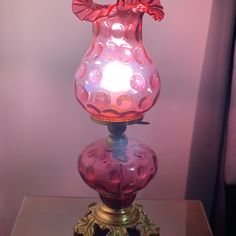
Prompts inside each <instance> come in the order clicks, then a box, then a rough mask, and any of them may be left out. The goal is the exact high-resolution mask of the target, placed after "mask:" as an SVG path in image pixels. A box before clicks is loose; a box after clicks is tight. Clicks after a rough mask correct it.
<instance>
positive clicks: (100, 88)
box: [72, 0, 164, 122]
mask: <svg viewBox="0 0 236 236" xmlns="http://www.w3.org/2000/svg"><path fill="white" fill-rule="evenodd" d="M72 6H73V12H74V13H75V14H76V15H77V16H78V17H79V18H80V19H81V20H88V21H91V22H92V24H93V37H92V42H91V44H90V46H89V48H88V50H87V52H86V54H85V56H84V57H83V59H82V62H81V64H80V66H79V68H78V70H77V73H76V75H75V80H74V81H75V94H76V98H77V100H78V101H79V102H80V104H81V105H82V106H83V107H84V109H85V110H87V111H88V112H89V113H90V114H91V115H92V117H93V118H95V119H97V120H102V121H107V122H127V121H134V120H138V119H140V118H142V117H143V114H144V112H146V111H147V110H149V109H150V108H151V107H152V106H153V105H154V104H155V102H156V100H157V98H158V95H159V92H160V80H159V75H158V72H157V69H156V67H155V65H154V63H153V61H152V60H151V58H150V56H149V55H148V53H147V51H146V50H145V48H144V45H143V40H142V17H143V14H144V13H148V14H150V15H151V16H152V17H153V18H154V19H155V20H161V19H162V18H163V16H164V13H163V9H162V6H161V5H160V1H159V0H118V1H117V3H116V4H113V5H100V4H96V3H93V1H92V0H74V1H73V5H72Z"/></svg>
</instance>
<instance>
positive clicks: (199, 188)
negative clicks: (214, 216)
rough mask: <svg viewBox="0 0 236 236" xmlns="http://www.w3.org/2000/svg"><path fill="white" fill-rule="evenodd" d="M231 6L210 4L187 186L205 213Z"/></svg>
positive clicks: (217, 143)
mask: <svg viewBox="0 0 236 236" xmlns="http://www.w3.org/2000/svg"><path fill="white" fill-rule="evenodd" d="M234 6H235V2H234V0H229V1H228V0H227V1H221V0H217V1H214V3H213V6H212V13H211V21H210V28H209V32H208V41H207V48H206V54H205V59H204V64H203V67H202V68H203V70H202V76H201V82H200V87H199V94H198V103H197V111H196V117H195V124H194V131H193V138H192V146H191V153H190V161H189V170H188V178H187V185H186V195H185V196H186V198H187V199H200V200H201V201H202V202H203V203H204V206H205V209H206V211H207V214H208V216H209V215H210V213H211V210H212V204H213V198H214V193H215V189H216V188H215V187H216V181H217V174H218V169H219V165H220V156H221V151H222V141H223V131H224V118H225V105H226V99H227V89H228V86H229V81H230V78H229V77H230V76H229V75H230V73H229V69H230V68H229V63H230V54H231V52H230V50H231V45H232V42H231V41H232V38H233V37H232V36H233V35H232V34H233V24H234V9H235V8H234Z"/></svg>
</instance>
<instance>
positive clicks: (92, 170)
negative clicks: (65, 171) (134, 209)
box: [78, 138, 157, 209]
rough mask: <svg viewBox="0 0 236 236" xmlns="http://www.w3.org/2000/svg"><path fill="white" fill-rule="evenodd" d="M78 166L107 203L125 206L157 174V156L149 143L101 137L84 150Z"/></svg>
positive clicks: (118, 206) (112, 206)
mask: <svg viewBox="0 0 236 236" xmlns="http://www.w3.org/2000/svg"><path fill="white" fill-rule="evenodd" d="M78 170H79V173H80V175H81V176H82V178H83V180H84V181H85V182H86V184H87V185H89V186H90V187H91V188H93V189H95V190H96V191H97V192H98V193H99V195H100V197H101V200H102V201H103V202H104V203H105V204H106V205H107V206H109V207H111V208H113V209H114V208H115V209H116V208H125V207H127V206H129V205H130V204H131V203H132V202H133V200H134V198H135V196H136V193H137V191H138V190H140V189H142V188H144V187H145V186H146V185H147V184H148V183H149V181H150V180H151V179H152V178H153V177H154V176H155V174H156V172H157V158H156V155H155V153H154V152H153V151H152V149H151V148H150V147H149V146H147V145H144V144H141V143H139V142H137V141H135V140H133V139H127V138H122V139H120V140H119V141H118V142H117V143H113V144H112V143H110V142H109V139H100V140H98V141H96V142H94V143H92V144H90V145H89V146H88V147H86V148H85V149H84V150H83V151H82V152H81V154H80V156H79V160H78Z"/></svg>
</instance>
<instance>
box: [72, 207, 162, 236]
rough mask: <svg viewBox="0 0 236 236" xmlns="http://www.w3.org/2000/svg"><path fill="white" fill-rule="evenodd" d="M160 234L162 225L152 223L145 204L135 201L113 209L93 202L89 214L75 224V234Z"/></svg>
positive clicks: (150, 235)
mask: <svg viewBox="0 0 236 236" xmlns="http://www.w3.org/2000/svg"><path fill="white" fill-rule="evenodd" d="M99 235H104V236H130V235H137V236H160V227H157V226H156V225H155V224H154V223H152V222H151V221H150V220H149V218H148V216H147V214H146V213H145V212H144V209H143V206H142V205H141V204H139V203H134V204H133V205H132V206H131V207H128V208H125V209H119V210H118V209H111V208H108V207H107V206H105V205H104V204H97V203H92V204H90V205H89V207H88V211H87V214H86V215H85V216H84V217H82V218H81V219H80V220H79V221H78V223H77V224H76V225H75V226H74V236H99Z"/></svg>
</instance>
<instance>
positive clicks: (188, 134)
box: [0, 0, 212, 235]
mask: <svg viewBox="0 0 236 236" xmlns="http://www.w3.org/2000/svg"><path fill="white" fill-rule="evenodd" d="M162 3H163V5H164V6H165V10H166V19H165V20H164V21H163V22H161V23H157V22H154V21H152V19H151V18H150V17H148V16H146V17H145V19H144V30H143V31H144V41H145V45H146V47H147V49H148V51H149V52H150V54H151V56H152V58H153V60H154V61H155V62H156V64H157V66H158V69H159V72H160V75H161V78H162V92H161V97H160V99H159V101H158V102H157V105H156V107H154V108H153V109H152V110H151V111H150V112H149V113H147V115H146V120H147V121H150V122H151V125H149V126H144V127H143V126H141V127H137V126H132V127H130V128H129V130H128V135H129V136H131V137H135V138H136V139H139V140H142V141H144V142H146V143H149V144H150V145H151V146H152V147H153V148H154V150H155V151H156V152H157V154H158V157H159V166H160V168H159V172H158V174H157V176H156V178H155V180H154V181H153V182H152V183H151V184H150V185H149V186H148V187H147V188H146V189H145V190H143V191H142V192H141V193H140V194H139V196H140V197H143V198H174V199H176V198H178V199H182V198H184V194H185V187H186V177H187V172H188V164H189V158H190V148H191V140H192V134H193V126H194V118H195V111H196V104H197V95H198V89H199V84H200V78H201V72H202V66H203V60H204V53H205V50H206V41H207V35H208V28H209V22H210V16H211V7H212V0H200V1H195V0H179V1H170V0H165V1H164V0H163V1H162ZM0 33H1V37H0V55H1V56H0V76H1V77H0V85H1V87H0V92H1V94H0V234H1V235H8V234H9V232H10V229H11V227H12V224H13V222H14V220H15V217H16V214H17V211H18V209H19V206H20V204H21V201H22V198H23V196H24V195H60V196H65V195H66V196H68V195H69V196H95V195H96V193H94V191H93V190H90V189H89V188H88V187H87V186H86V185H85V184H84V183H83V181H82V180H81V178H80V177H79V175H78V173H77V170H76V160H77V156H78V154H79V151H80V150H81V149H82V148H83V147H84V146H86V145H87V144H88V143H90V142H92V141H94V140H95V139H97V138H100V137H104V136H106V135H107V131H106V129H105V127H102V126H98V125H95V124H93V123H92V122H91V121H90V119H89V118H88V115H87V114H86V112H84V111H83V110H82V108H81V107H80V106H79V104H77V102H76V101H75V99H74V96H73V83H72V78H73V74H74V72H75V70H76V68H77V66H78V64H79V62H80V59H81V57H82V56H83V54H84V53H85V50H86V48H87V47H88V44H89V39H90V37H91V25H90V24H89V23H82V22H79V21H78V20H77V19H76V18H75V17H74V16H73V15H72V12H71V2H70V1H64V0H50V1H46V0H41V1H36V0H21V1H8V0H2V1H1V2H0Z"/></svg>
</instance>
